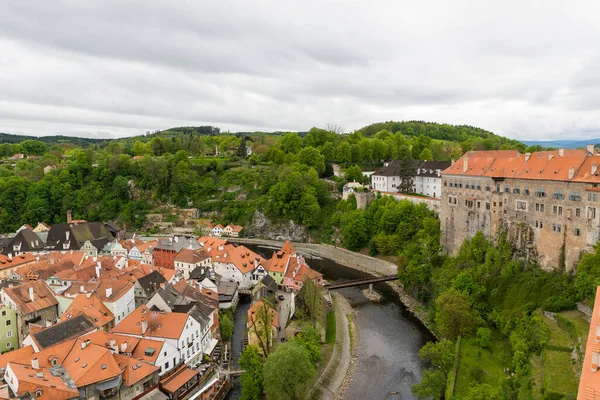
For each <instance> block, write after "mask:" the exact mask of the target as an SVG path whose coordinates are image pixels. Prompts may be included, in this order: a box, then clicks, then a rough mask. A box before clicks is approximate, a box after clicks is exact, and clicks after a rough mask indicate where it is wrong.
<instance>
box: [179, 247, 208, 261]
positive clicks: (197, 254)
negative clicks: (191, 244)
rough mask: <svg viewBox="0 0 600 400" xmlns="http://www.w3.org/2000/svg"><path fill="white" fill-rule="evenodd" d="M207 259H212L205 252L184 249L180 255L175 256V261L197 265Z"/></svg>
mask: <svg viewBox="0 0 600 400" xmlns="http://www.w3.org/2000/svg"><path fill="white" fill-rule="evenodd" d="M207 258H210V255H209V254H208V253H207V252H206V251H204V250H192V249H182V250H181V251H180V252H179V254H177V256H175V261H179V262H184V263H188V264H196V263H199V262H202V261H204V260H206V259H207Z"/></svg>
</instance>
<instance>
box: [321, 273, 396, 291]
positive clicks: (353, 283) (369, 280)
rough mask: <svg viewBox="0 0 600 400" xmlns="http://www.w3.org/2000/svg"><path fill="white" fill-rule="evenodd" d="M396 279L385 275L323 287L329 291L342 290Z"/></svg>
mask: <svg viewBox="0 0 600 400" xmlns="http://www.w3.org/2000/svg"><path fill="white" fill-rule="evenodd" d="M396 279H398V277H397V276H396V275H386V276H380V277H374V278H363V279H355V280H352V281H341V282H332V283H328V284H325V287H326V288H327V289H329V290H335V289H342V288H347V287H352V286H360V285H368V284H371V283H379V282H387V281H395V280H396Z"/></svg>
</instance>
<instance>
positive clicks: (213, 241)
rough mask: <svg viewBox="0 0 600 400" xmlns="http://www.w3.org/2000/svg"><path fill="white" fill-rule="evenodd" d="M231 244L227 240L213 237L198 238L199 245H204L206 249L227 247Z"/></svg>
mask: <svg viewBox="0 0 600 400" xmlns="http://www.w3.org/2000/svg"><path fill="white" fill-rule="evenodd" d="M228 243H229V242H228V241H227V239H222V238H217V237H213V236H201V237H199V238H198V244H200V245H202V247H204V248H205V249H208V248H209V247H219V246H225V245H226V244H228Z"/></svg>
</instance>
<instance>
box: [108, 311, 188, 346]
mask: <svg viewBox="0 0 600 400" xmlns="http://www.w3.org/2000/svg"><path fill="white" fill-rule="evenodd" d="M143 319H145V320H146V321H147V322H148V328H147V330H146V332H145V333H142V325H143V324H142V320H143ZM187 320H188V314H183V313H176V312H170V313H162V312H159V311H150V310H149V309H148V307H146V306H145V305H142V306H139V307H138V308H136V309H135V310H133V312H132V313H131V314H129V315H128V316H127V317H125V319H124V320H122V321H121V322H120V323H119V324H117V326H115V327H114V328H113V329H112V330H111V332H112V333H123V334H129V335H136V336H145V337H147V338H150V339H151V338H152V337H160V338H168V339H179V337H180V336H181V333H182V332H183V330H184V329H185V324H186V322H187Z"/></svg>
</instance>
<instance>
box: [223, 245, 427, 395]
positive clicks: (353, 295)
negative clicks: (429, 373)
mask: <svg viewBox="0 0 600 400" xmlns="http://www.w3.org/2000/svg"><path fill="white" fill-rule="evenodd" d="M248 247H249V248H251V249H252V250H254V251H256V252H258V253H260V254H262V255H267V256H270V255H271V253H272V250H266V249H262V248H260V247H258V248H256V247H254V246H248ZM306 262H307V263H308V264H309V265H310V266H311V267H312V268H313V269H315V270H317V271H319V272H321V273H322V274H323V276H324V277H325V279H327V280H329V281H336V280H341V279H344V280H349V279H358V278H362V277H366V276H369V275H368V274H365V273H364V272H360V271H356V270H353V269H351V268H347V267H344V266H343V265H340V264H337V263H335V262H333V261H331V260H323V259H312V260H311V259H309V258H307V260H306ZM360 289H362V288H347V289H342V290H340V291H339V292H340V293H341V294H342V295H343V296H344V297H346V298H347V299H348V301H349V302H350V304H351V305H352V307H353V308H354V310H355V311H356V312H357V318H356V320H355V321H356V324H357V326H358V329H359V335H360V343H359V347H358V360H357V362H356V365H355V369H354V374H353V376H352V381H351V384H350V387H349V388H348V390H347V391H346V396H345V398H346V399H349V400H355V399H356V400H358V399H361V400H362V399H387V398H390V399H394V398H396V399H413V398H414V397H413V396H412V394H411V391H410V388H411V386H412V385H413V384H414V383H417V382H418V381H419V380H420V378H421V375H422V370H423V369H422V365H421V362H420V360H419V356H418V353H419V349H420V348H421V347H422V346H423V345H424V344H425V343H426V342H427V341H430V340H433V336H432V335H431V333H430V332H429V331H428V330H427V329H426V328H425V327H424V326H423V325H422V324H421V323H420V322H419V321H418V320H417V319H416V318H415V317H413V316H412V314H411V313H410V312H409V311H408V310H407V309H406V307H404V305H403V304H402V303H401V302H400V299H399V297H398V294H397V293H396V292H394V291H393V290H392V289H391V288H390V287H389V286H388V285H387V284H384V283H380V284H376V285H375V290H376V291H377V292H378V293H380V294H382V295H383V298H382V301H381V302H379V303H372V302H370V301H368V300H367V299H366V298H365V296H363V294H362V293H361V290H360ZM247 309H248V305H247V303H241V306H239V307H238V309H237V310H236V313H235V332H234V341H235V340H237V338H236V337H235V336H236V333H237V332H240V331H239V330H238V326H241V328H240V329H241V332H243V326H244V323H245V315H246V312H247ZM238 319H239V320H240V322H239V321H238ZM237 342H238V345H240V344H241V341H240V340H237ZM238 350H239V349H238ZM233 354H234V357H235V356H236V347H235V344H234V348H233ZM391 393H398V395H393V394H391ZM239 394H240V390H239V385H236V386H235V387H234V389H233V390H232V391H231V392H230V394H229V396H228V397H227V398H228V399H231V400H233V399H237V398H239Z"/></svg>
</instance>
